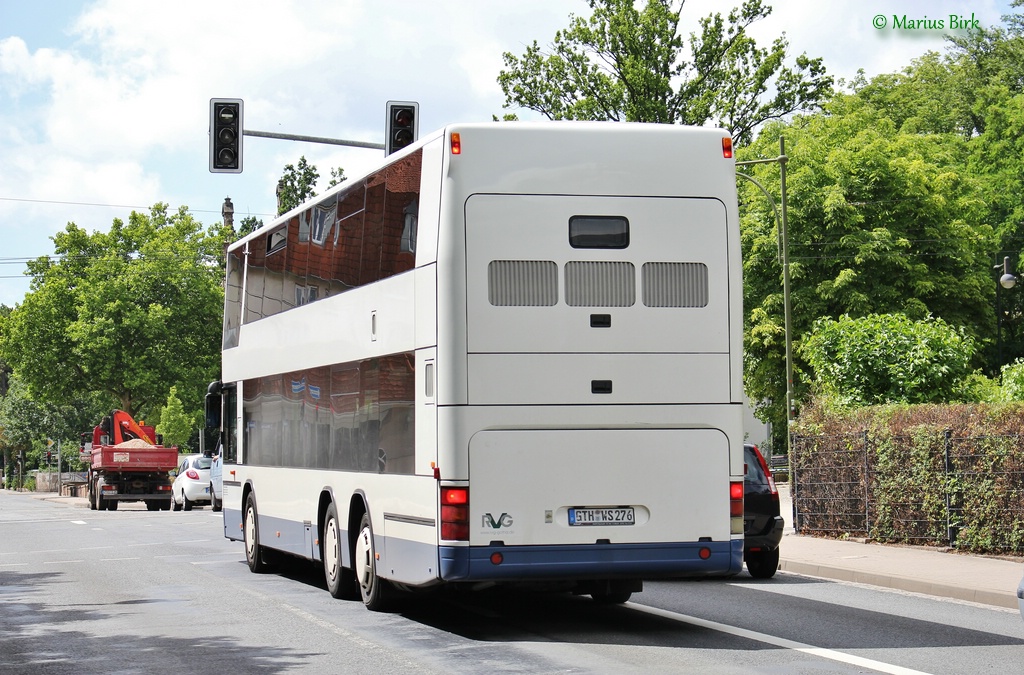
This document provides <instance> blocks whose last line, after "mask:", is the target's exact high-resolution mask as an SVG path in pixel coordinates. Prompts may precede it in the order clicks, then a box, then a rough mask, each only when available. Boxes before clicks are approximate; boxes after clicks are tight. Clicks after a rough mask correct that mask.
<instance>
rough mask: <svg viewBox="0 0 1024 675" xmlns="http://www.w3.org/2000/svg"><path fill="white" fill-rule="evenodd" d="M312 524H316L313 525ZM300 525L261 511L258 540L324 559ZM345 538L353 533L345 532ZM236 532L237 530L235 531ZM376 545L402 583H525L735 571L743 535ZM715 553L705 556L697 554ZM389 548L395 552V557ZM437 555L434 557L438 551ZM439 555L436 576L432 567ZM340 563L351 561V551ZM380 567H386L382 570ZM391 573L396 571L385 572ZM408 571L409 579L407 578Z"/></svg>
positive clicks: (229, 520)
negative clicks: (495, 557) (498, 558)
mask: <svg viewBox="0 0 1024 675" xmlns="http://www.w3.org/2000/svg"><path fill="white" fill-rule="evenodd" d="M241 522H242V513H241V511H236V510H234V509H224V533H225V535H227V536H228V537H229V538H231V539H235V538H237V539H242V530H241V527H240V525H241ZM314 527H315V526H314ZM310 534H313V537H314V539H315V537H316V535H315V534H314V533H311V532H307V531H306V528H305V526H304V524H303V523H298V522H294V521H289V520H285V519H283V518H272V517H268V516H264V515H261V516H260V543H261V544H263V545H264V546H267V547H269V548H274V549H278V550H281V551H285V552H287V553H291V554H293V555H298V556H302V557H304V558H308V559H312V560H319V558H320V556H319V550H318V548H317V547H316V546H315V545H312V546H311V542H310V540H309V539H308V537H309V535H310ZM341 534H342V537H343V539H344V540H346V541H347V540H348V533H347V532H342V533H341ZM231 535H234V536H231ZM375 539H377V550H378V551H380V552H381V554H382V559H384V560H387V565H386V566H387V568H388V569H393V570H397V571H401V572H404V574H399V575H398V576H399V577H402V578H399V579H398V581H404V582H406V583H410V584H412V585H421V584H429V583H430V581H431V579H432V578H435V579H436V578H440V579H441V580H443V581H528V580H557V579H586V578H611V577H633V578H653V577H673V576H678V577H687V576H708V575H728V574H737V573H739V572H740V571H742V569H743V540H741V539H734V540H731V541H718V542H673V543H660V544H584V545H548V546H472V547H469V546H440V547H434V546H431V545H430V544H423V543H416V542H409V541H405V540H397V539H393V538H389V537H382V536H380V535H379V534H378V535H375ZM702 548H707V549H709V550H710V551H711V555H710V557H708V559H707V560H703V559H701V557H700V556H699V555H698V552H699V551H700V549H702ZM385 552H390V553H394V554H396V555H394V558H393V559H389V558H391V556H388V555H387V554H386V553H385ZM493 553H501V554H502V556H503V562H502V563H501V564H500V565H495V564H494V563H492V562H491V555H492V554H493ZM435 555H436V556H437V557H436V558H435V557H434V556H435ZM433 560H439V569H438V572H439V574H437V576H434V575H433V574H432V573H431V572H430V570H431V568H433V563H432V561H433ZM343 564H345V565H351V560H350V559H349V555H348V550H347V547H346V550H345V551H344V552H343ZM381 571H382V572H383V571H384V570H381ZM388 576H391V575H388ZM406 577H407V578H406Z"/></svg>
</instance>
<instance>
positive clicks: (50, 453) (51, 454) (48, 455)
mask: <svg viewBox="0 0 1024 675" xmlns="http://www.w3.org/2000/svg"><path fill="white" fill-rule="evenodd" d="M52 457H53V453H52V452H50V451H49V450H47V451H46V463H47V464H49V463H50V459H51V458H52Z"/></svg>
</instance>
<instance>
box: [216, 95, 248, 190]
mask: <svg viewBox="0 0 1024 675" xmlns="http://www.w3.org/2000/svg"><path fill="white" fill-rule="evenodd" d="M242 131H243V127H242V99H240V98H211V99H210V172H211V173H242Z"/></svg>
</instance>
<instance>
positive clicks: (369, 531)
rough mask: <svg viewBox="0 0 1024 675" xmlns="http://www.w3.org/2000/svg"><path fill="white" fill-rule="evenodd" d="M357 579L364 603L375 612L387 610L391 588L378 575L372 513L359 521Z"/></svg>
mask: <svg viewBox="0 0 1024 675" xmlns="http://www.w3.org/2000/svg"><path fill="white" fill-rule="evenodd" d="M353 565H354V566H355V573H356V579H358V580H359V593H360V594H361V595H362V598H363V604H364V605H366V608H367V609H369V610H371V611H373V612H384V611H387V610H388V608H389V606H390V604H391V602H390V599H391V598H390V591H391V588H390V586H389V584H388V582H387V581H386V580H385V579H381V578H380V577H379V576H377V560H376V555H375V552H374V548H373V528H372V527H370V515H369V514H368V513H364V514H363V519H362V521H361V522H360V523H359V537H358V538H357V539H356V550H355V557H354V560H353Z"/></svg>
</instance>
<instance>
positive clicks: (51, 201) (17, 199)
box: [0, 197, 277, 217]
mask: <svg viewBox="0 0 1024 675" xmlns="http://www.w3.org/2000/svg"><path fill="white" fill-rule="evenodd" d="M0 201H3V202H25V203H29V204H61V205H65V206H96V207H101V208H108V209H133V210H136V211H140V210H146V211H148V210H150V209H152V208H153V205H152V204H150V205H149V206H139V205H137V204H100V203H97V202H69V201H61V200H58V199H26V198H24V197H0ZM188 210H189V212H191V213H217V214H219V213H220V212H221V210H220V209H193V208H189V209H188ZM248 215H252V216H269V217H276V216H277V214H276V213H251V214H248Z"/></svg>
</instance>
